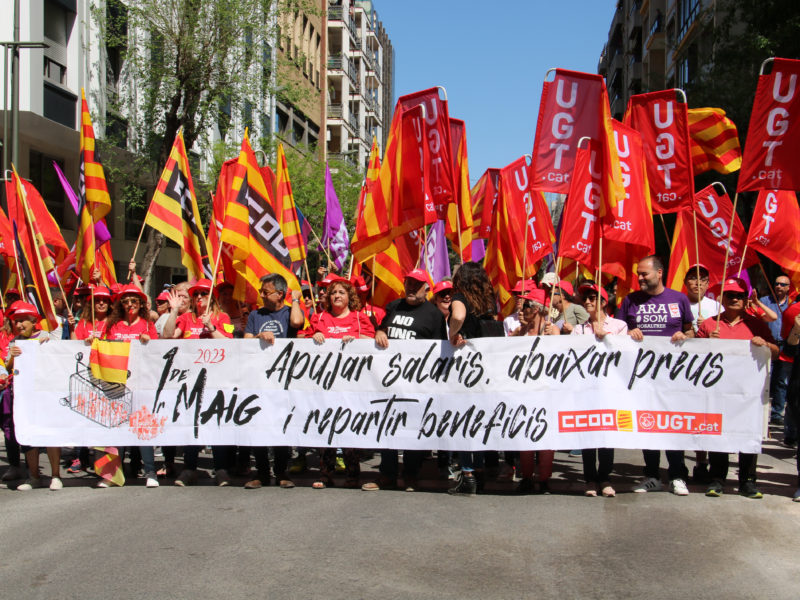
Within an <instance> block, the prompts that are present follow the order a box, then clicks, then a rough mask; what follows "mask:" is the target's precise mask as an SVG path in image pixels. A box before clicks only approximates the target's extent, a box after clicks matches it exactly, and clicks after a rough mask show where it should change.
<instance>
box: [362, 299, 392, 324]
mask: <svg viewBox="0 0 800 600" xmlns="http://www.w3.org/2000/svg"><path fill="white" fill-rule="evenodd" d="M361 312H363V313H364V314H365V315H367V317H372V318H371V319H370V322H371V323H376V324H378V325H380V324H381V323H382V322H383V317H385V316H386V311H385V310H383V309H382V308H381V307H380V306H375V305H374V304H369V303H367V304H365V305H364V308H362V309H361Z"/></svg>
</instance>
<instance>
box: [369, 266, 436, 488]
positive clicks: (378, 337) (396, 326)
mask: <svg viewBox="0 0 800 600" xmlns="http://www.w3.org/2000/svg"><path fill="white" fill-rule="evenodd" d="M403 287H404V288H405V296H404V297H403V298H400V299H398V300H394V301H392V302H390V303H389V304H388V305H387V306H386V316H385V317H384V318H383V321H381V324H380V325H379V326H378V329H377V330H376V331H375V343H376V344H377V345H378V347H380V348H384V349H386V348H388V347H389V340H390V339H392V340H446V339H447V325H446V323H445V320H444V315H443V314H442V313H441V311H440V310H439V309H438V308H436V306H435V305H434V304H432V303H431V302H428V300H427V295H428V290H429V289H430V275H428V273H427V272H426V271H423V270H422V269H414V270H413V271H411V272H410V273H408V274H407V275H406V277H405V280H404V281H403ZM424 455H425V452H424V451H423V450H405V451H404V452H403V480H404V483H405V490H406V491H407V492H413V491H414V490H416V489H417V487H418V483H417V478H418V475H419V470H420V467H421V466H422V459H423V457H424ZM398 471H399V466H398V453H397V450H381V466H380V474H381V475H380V478H379V479H378V481H377V482H376V483H365V484H364V485H363V486H361V489H363V490H367V491H373V490H380V489H395V488H396V487H397V475H398Z"/></svg>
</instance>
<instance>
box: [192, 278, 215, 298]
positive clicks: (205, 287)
mask: <svg viewBox="0 0 800 600" xmlns="http://www.w3.org/2000/svg"><path fill="white" fill-rule="evenodd" d="M195 292H211V280H210V279H206V278H205V277H203V278H202V279H198V280H197V281H196V282H195V284H194V285H193V286H192V287H190V288H189V295H190V296H194V293H195Z"/></svg>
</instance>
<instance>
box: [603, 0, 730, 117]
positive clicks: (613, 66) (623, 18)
mask: <svg viewBox="0 0 800 600" xmlns="http://www.w3.org/2000/svg"><path fill="white" fill-rule="evenodd" d="M716 11H717V7H716V3H715V2H714V1H713V0H619V1H618V2H617V5H616V9H615V11H614V15H613V18H612V20H611V27H610V28H609V32H608V41H607V42H606V44H605V46H604V48H603V51H602V53H601V55H600V60H599V62H598V65H597V72H598V73H600V74H601V75H603V76H604V77H605V78H606V86H607V87H608V95H609V102H610V103H611V114H612V115H613V116H614V117H615V118H617V119H619V118H622V116H623V115H624V113H625V107H626V106H627V104H628V99H629V98H630V97H631V96H632V95H634V94H639V93H642V92H649V91H655V90H660V89H666V88H673V87H678V88H683V87H685V86H686V84H687V83H688V82H690V81H692V80H693V78H694V77H695V75H696V74H697V73H698V69H701V68H702V67H703V65H704V64H706V63H707V61H708V60H710V57H711V46H712V44H713V38H712V36H710V35H705V34H707V33H708V31H709V28H710V26H711V25H712V24H713V20H714V19H715V18H716V17H717V15H716Z"/></svg>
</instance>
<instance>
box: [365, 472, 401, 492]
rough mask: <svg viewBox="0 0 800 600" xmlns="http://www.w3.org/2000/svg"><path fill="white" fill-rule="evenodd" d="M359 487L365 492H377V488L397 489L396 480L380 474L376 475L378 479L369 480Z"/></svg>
mask: <svg viewBox="0 0 800 600" xmlns="http://www.w3.org/2000/svg"><path fill="white" fill-rule="evenodd" d="M361 489H362V490H364V491H365V492H377V491H378V490H396V489H397V480H396V479H390V478H388V477H385V476H383V475H381V476H380V477H378V481H370V482H368V483H365V484H364V485H362V486H361Z"/></svg>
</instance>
